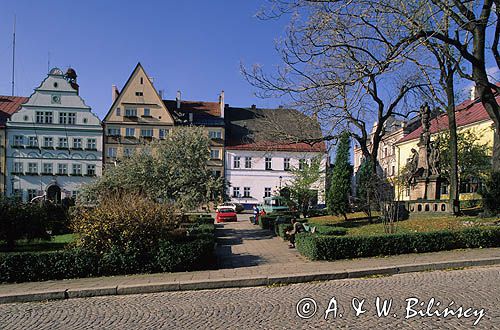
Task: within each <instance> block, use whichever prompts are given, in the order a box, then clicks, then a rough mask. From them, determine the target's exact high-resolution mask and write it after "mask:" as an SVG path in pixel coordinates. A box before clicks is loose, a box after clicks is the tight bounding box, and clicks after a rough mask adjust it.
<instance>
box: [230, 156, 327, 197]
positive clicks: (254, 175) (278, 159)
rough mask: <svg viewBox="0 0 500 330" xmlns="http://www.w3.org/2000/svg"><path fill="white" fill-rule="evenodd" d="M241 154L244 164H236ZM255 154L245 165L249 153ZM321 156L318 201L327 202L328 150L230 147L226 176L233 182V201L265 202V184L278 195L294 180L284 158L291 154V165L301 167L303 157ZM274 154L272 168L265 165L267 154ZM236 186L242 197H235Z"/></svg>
mask: <svg viewBox="0 0 500 330" xmlns="http://www.w3.org/2000/svg"><path fill="white" fill-rule="evenodd" d="M235 156H240V168H234V164H233V162H234V157H235ZM248 156H249V157H252V168H251V169H246V168H245V157H248ZM318 156H320V157H321V158H322V161H321V169H322V175H321V179H320V180H319V181H318V182H317V184H316V185H315V187H314V188H315V189H317V190H318V203H319V204H324V203H325V196H324V190H325V171H326V164H327V157H326V154H322V153H317V152H283V151H274V152H270V151H247V150H227V149H226V153H225V166H226V179H227V180H228V182H229V183H230V188H229V196H230V197H231V201H233V202H238V203H242V204H258V203H261V202H263V199H264V192H265V188H266V187H268V188H271V192H272V194H273V195H276V194H277V193H278V191H279V187H280V176H281V188H283V187H286V185H287V184H289V183H290V182H291V181H292V180H293V175H292V172H290V171H285V170H284V158H290V166H291V167H292V168H294V167H295V168H297V167H298V166H299V159H306V160H307V161H308V162H309V163H310V162H311V160H312V159H313V158H315V157H318ZM266 157H270V158H272V170H266V169H265V158H266ZM233 187H239V188H240V195H241V198H234V197H233ZM244 187H249V188H250V195H251V198H245V197H243V193H244Z"/></svg>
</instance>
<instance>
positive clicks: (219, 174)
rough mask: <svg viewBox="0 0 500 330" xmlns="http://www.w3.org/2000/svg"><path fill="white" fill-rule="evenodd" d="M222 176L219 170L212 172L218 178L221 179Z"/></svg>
mask: <svg viewBox="0 0 500 330" xmlns="http://www.w3.org/2000/svg"><path fill="white" fill-rule="evenodd" d="M221 174H222V173H221V171H219V170H212V175H213V176H214V177H216V178H220V176H221Z"/></svg>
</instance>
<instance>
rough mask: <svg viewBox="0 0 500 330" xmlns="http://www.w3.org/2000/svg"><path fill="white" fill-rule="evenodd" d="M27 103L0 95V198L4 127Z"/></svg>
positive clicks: (4, 171)
mask: <svg viewBox="0 0 500 330" xmlns="http://www.w3.org/2000/svg"><path fill="white" fill-rule="evenodd" d="M27 101H28V98H27V97H20V96H3V95H0V196H3V195H4V194H5V188H6V187H5V182H6V181H5V179H6V176H7V163H6V157H5V156H6V153H7V131H6V127H5V125H6V124H7V120H8V119H9V118H10V116H11V115H12V114H13V113H14V112H16V111H17V110H18V109H19V108H20V106H21V104H23V103H25V102H27Z"/></svg>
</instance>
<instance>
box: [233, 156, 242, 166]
mask: <svg viewBox="0 0 500 330" xmlns="http://www.w3.org/2000/svg"><path fill="white" fill-rule="evenodd" d="M233 168H240V156H234V158H233Z"/></svg>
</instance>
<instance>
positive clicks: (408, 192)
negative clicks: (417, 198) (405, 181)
mask: <svg viewBox="0 0 500 330" xmlns="http://www.w3.org/2000/svg"><path fill="white" fill-rule="evenodd" d="M405 190H406V191H405V193H406V197H410V187H406V189H405Z"/></svg>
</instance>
